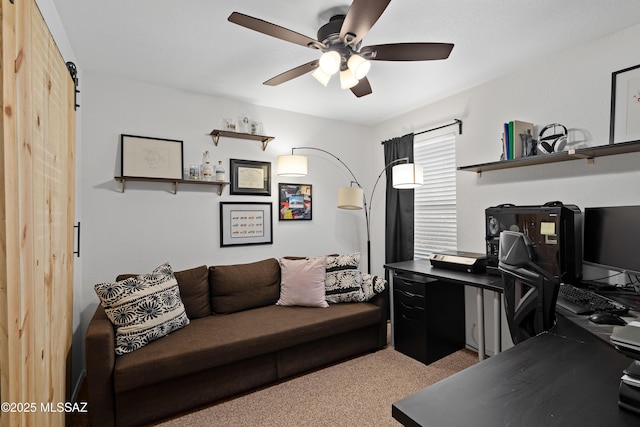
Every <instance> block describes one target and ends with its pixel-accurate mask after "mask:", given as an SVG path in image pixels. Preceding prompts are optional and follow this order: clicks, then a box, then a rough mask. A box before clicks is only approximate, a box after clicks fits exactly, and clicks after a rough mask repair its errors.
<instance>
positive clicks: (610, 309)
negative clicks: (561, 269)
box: [556, 284, 629, 316]
mask: <svg viewBox="0 0 640 427" xmlns="http://www.w3.org/2000/svg"><path fill="white" fill-rule="evenodd" d="M556 304H557V305H559V306H560V307H562V308H564V309H567V310H569V311H570V312H572V313H575V314H591V313H594V312H597V311H605V312H607V313H613V314H617V315H619V316H623V315H625V314H627V313H628V312H629V309H628V308H627V306H625V305H624V304H620V303H619V302H617V301H614V300H612V299H609V298H607V297H604V296H602V295H600V294H597V293H595V292H593V291H591V290H589V289H585V288H577V287H575V286H573V285H569V284H561V285H560V290H559V291H558V301H557V303H556Z"/></svg>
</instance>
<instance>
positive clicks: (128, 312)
mask: <svg viewBox="0 0 640 427" xmlns="http://www.w3.org/2000/svg"><path fill="white" fill-rule="evenodd" d="M94 289H95V291H96V294H98V298H100V303H101V304H102V306H103V307H104V310H105V312H106V314H107V316H108V317H109V320H111V323H113V325H114V326H115V327H116V354H118V355H121V354H125V353H130V352H132V351H134V350H137V349H139V348H141V347H143V346H145V345H147V344H149V343H150V342H151V341H154V340H157V339H158V338H162V337H164V336H165V335H168V334H169V333H171V332H173V331H175V330H177V329H180V328H183V327H185V326H187V325H188V324H189V318H188V317H187V315H186V313H185V309H184V305H183V304H182V300H181V298H180V291H179V289H178V282H177V280H176V278H175V276H174V275H173V270H172V269H171V266H170V265H169V264H168V263H166V264H163V265H161V266H159V267H157V268H156V269H155V270H153V271H152V272H151V273H149V274H143V275H139V276H134V277H130V278H128V279H125V280H121V281H119V282H107V283H99V284H97V285H95V286H94Z"/></svg>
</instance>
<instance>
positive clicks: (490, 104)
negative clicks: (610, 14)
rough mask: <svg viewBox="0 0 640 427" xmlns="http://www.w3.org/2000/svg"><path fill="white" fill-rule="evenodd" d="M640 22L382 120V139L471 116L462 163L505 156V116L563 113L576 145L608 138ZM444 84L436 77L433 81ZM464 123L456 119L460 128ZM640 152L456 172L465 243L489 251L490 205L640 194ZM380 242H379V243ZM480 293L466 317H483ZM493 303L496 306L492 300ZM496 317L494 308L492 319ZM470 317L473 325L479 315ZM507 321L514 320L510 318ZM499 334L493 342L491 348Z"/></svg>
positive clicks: (376, 132)
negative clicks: (616, 84)
mask: <svg viewBox="0 0 640 427" xmlns="http://www.w3.org/2000/svg"><path fill="white" fill-rule="evenodd" d="M639 39H640V25H636V26H634V27H631V28H629V29H627V30H625V31H621V32H618V33H615V34H612V35H610V36H607V37H604V38H602V39H599V40H596V41H594V42H591V43H588V44H586V45H584V46H582V47H579V48H576V49H573V50H570V51H567V52H563V53H562V54H559V55H556V56H553V57H550V58H548V59H547V60H545V61H541V62H538V63H532V64H523V67H524V68H523V69H522V70H520V71H519V72H516V73H513V74H509V75H506V76H503V77H500V78H498V79H496V80H493V81H491V82H488V83H486V84H483V85H481V86H478V87H475V88H473V89H470V90H467V91H464V92H462V93H459V94H457V95H455V96H452V97H450V98H447V99H443V100H441V101H439V102H435V103H433V104H431V105H427V106H425V107H423V108H420V109H418V110H415V111H413V112H411V113H408V114H405V115H402V116H400V117H396V118H394V119H392V120H389V121H386V122H383V123H381V124H379V125H378V126H376V127H375V128H374V129H373V136H374V137H373V139H375V140H383V139H387V138H389V137H392V136H396V135H401V134H404V133H407V132H409V131H420V130H422V129H425V128H429V127H431V126H433V125H439V124H442V123H447V122H450V121H451V119H454V118H459V119H462V121H463V123H464V125H463V134H462V135H458V136H457V137H456V157H457V164H458V166H464V165H470V164H477V163H484V162H492V161H496V160H499V158H500V154H501V151H502V148H501V142H500V136H501V132H502V130H501V129H502V128H501V126H502V123H504V122H506V121H509V120H514V119H517V120H525V121H530V122H533V123H535V124H536V130H539V129H541V128H542V127H543V126H545V125H546V124H549V123H554V122H559V123H562V124H564V125H566V126H567V127H568V128H569V129H570V131H569V141H570V143H571V144H570V146H571V147H584V146H596V145H603V144H608V142H609V117H610V99H611V98H610V97H611V73H612V72H614V71H617V70H621V69H624V68H627V67H630V66H633V65H637V64H640V50H638V48H637V40H639ZM434 84H437V82H434ZM451 129H455V128H451ZM639 164H640V153H634V154H625V155H617V156H610V157H602V158H597V159H595V164H593V165H588V164H587V163H586V161H584V160H575V161H571V162H564V163H554V164H548V165H538V166H530V167H526V168H517V169H507V170H501V171H493V172H484V173H482V176H480V177H477V176H476V174H475V173H473V172H463V171H459V172H457V200H458V208H457V214H458V249H459V250H466V251H473V252H482V253H483V252H484V251H485V249H484V243H485V240H484V209H485V208H487V207H489V206H495V205H497V204H500V203H514V204H518V205H537V204H542V203H545V202H547V201H551V200H560V201H562V202H564V203H567V204H576V205H578V206H579V207H580V208H581V209H584V208H585V207H589V206H608V205H625V204H636V205H637V204H640V190H638V182H640V167H638V165H639ZM376 250H378V248H376ZM473 304H474V301H473V299H471V301H470V304H469V306H468V311H467V319H471V320H473V319H474V318H475V309H474V307H473ZM487 311H488V313H490V308H489V307H488V310H487ZM492 321H493V320H492V318H491V317H490V316H489V317H488V318H487V325H491V322H492ZM467 323H468V324H469V325H468V329H469V330H468V335H469V334H470V329H471V328H472V327H473V324H472V323H473V322H471V323H469V321H468V322H467ZM503 329H506V328H503ZM492 342H493V338H492V337H491V338H490V340H489V343H488V346H489V348H492V346H493V344H492Z"/></svg>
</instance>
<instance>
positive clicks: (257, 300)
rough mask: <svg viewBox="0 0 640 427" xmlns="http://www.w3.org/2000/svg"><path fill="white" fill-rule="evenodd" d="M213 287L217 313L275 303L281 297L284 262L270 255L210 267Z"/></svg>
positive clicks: (211, 291)
mask: <svg viewBox="0 0 640 427" xmlns="http://www.w3.org/2000/svg"><path fill="white" fill-rule="evenodd" d="M209 289H210V295H211V308H212V310H213V312H214V313H216V314H228V313H234V312H236V311H242V310H247V309H250V308H255V307H262V306H265V305H271V304H275V303H276V302H277V301H278V298H279V297H280V265H279V264H278V261H277V260H276V259H275V258H269V259H265V260H262V261H258V262H252V263H247V264H235V265H217V266H212V267H209Z"/></svg>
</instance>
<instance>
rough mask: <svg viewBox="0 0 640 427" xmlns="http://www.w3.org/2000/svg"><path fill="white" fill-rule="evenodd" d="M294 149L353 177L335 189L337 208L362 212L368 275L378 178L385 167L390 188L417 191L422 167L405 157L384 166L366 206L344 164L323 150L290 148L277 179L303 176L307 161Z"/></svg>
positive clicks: (281, 161) (283, 159)
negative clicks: (319, 155)
mask: <svg viewBox="0 0 640 427" xmlns="http://www.w3.org/2000/svg"><path fill="white" fill-rule="evenodd" d="M295 150H316V151H321V152H323V153H325V154H327V155H329V156H331V157H333V158H334V159H336V160H337V161H338V162H340V164H341V165H342V166H344V167H345V168H346V169H347V171H349V174H351V177H352V178H353V181H351V184H350V185H349V186H348V187H340V188H338V208H340V209H349V210H358V209H363V210H364V217H365V221H366V225H367V273H371V201H372V200H373V194H374V193H375V191H376V187H377V185H378V182H379V181H380V177H382V175H383V174H384V173H385V172H386V170H387V169H388V168H390V167H392V179H393V183H392V185H393V188H397V189H400V190H407V189H414V188H418V187H420V186H422V185H423V182H424V179H423V175H422V166H420V165H416V164H414V163H410V162H409V158H408V157H403V158H400V159H396V160H393V161H391V162H389V163H388V164H386V165H385V166H384V168H383V169H382V171H381V172H380V174H379V175H378V178H377V179H376V182H375V184H374V185H373V189H372V190H371V195H370V196H369V204H367V198H366V196H365V194H364V189H363V188H362V185H360V182H359V181H358V179H357V178H356V176H355V175H354V174H353V171H352V170H351V169H350V168H349V166H347V165H346V163H345V162H343V161H342V160H341V159H340V158H339V157H338V156H336V155H335V154H333V153H330V152H329V151H327V150H323V149H322V148H315V147H294V148H292V149H291V154H287V155H282V156H278V162H277V167H278V176H289V177H301V176H306V175H307V158H306V157H305V156H301V155H296V154H295Z"/></svg>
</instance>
